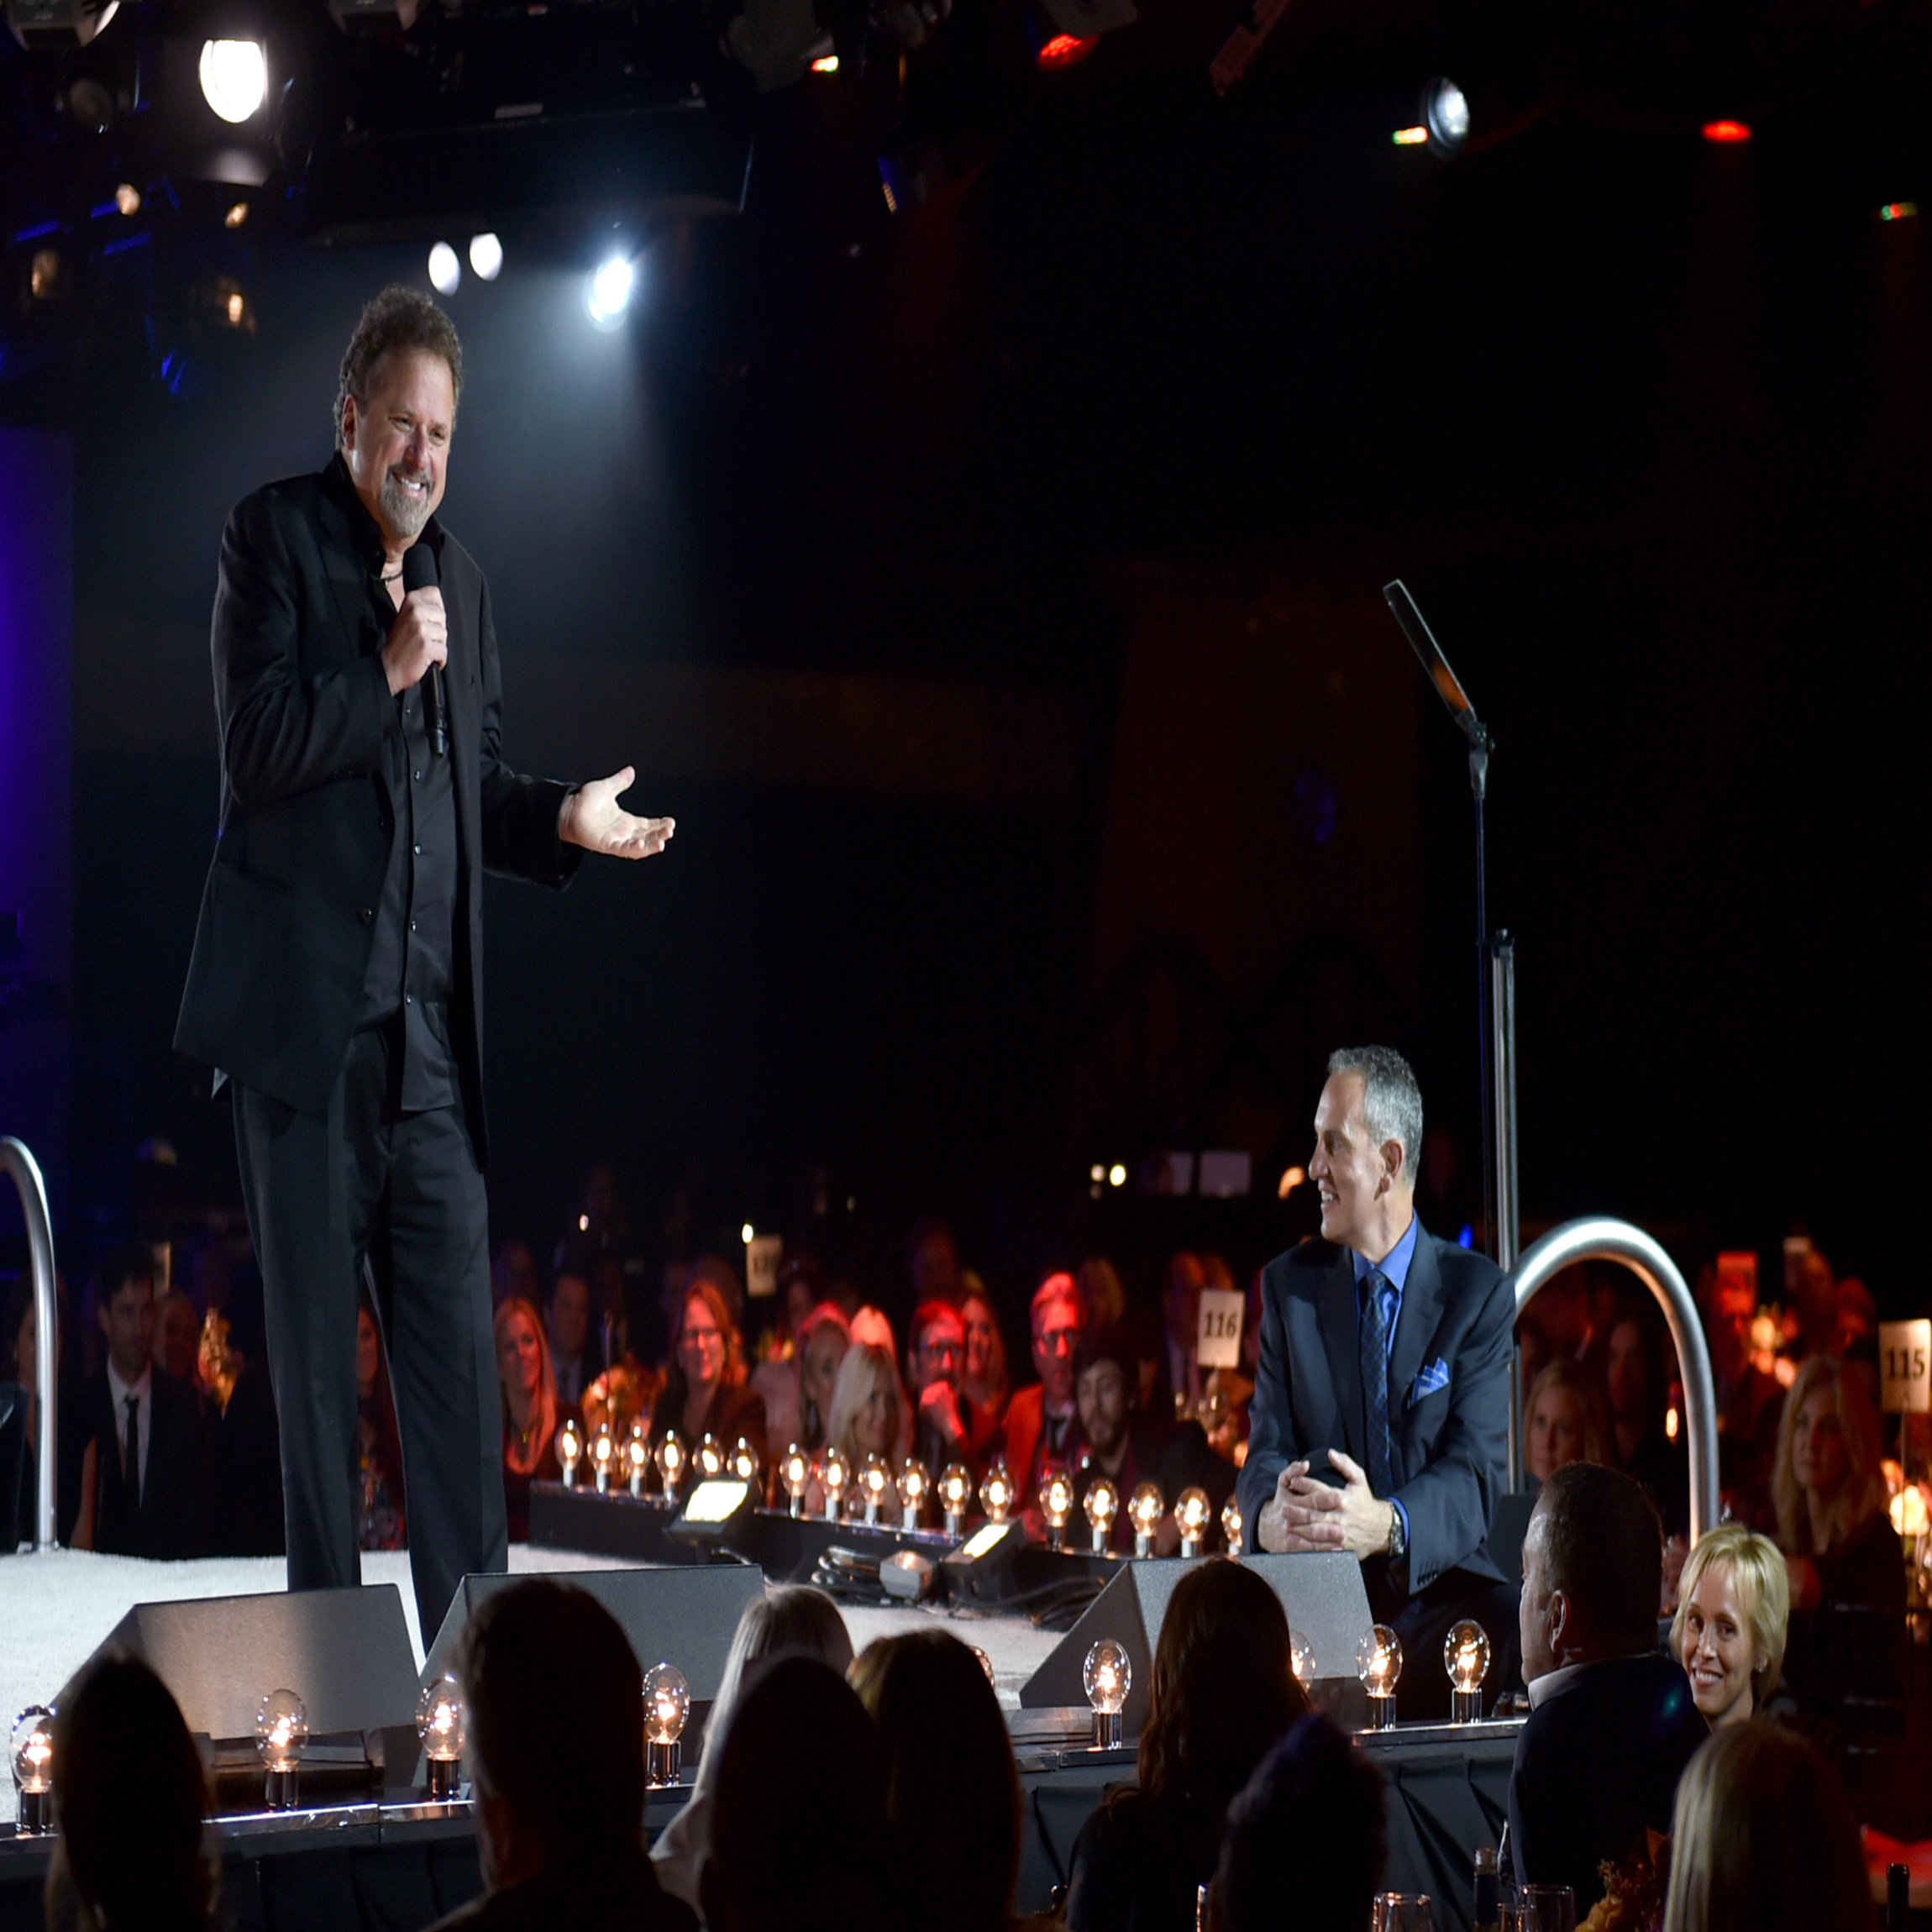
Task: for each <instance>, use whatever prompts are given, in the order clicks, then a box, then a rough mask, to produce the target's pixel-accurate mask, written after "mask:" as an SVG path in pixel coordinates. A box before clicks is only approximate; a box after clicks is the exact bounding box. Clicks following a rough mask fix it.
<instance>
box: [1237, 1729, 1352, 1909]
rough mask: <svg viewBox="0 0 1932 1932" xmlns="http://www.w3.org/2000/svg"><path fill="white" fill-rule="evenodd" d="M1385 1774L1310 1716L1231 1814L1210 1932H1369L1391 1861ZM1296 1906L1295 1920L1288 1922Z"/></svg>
mask: <svg viewBox="0 0 1932 1932" xmlns="http://www.w3.org/2000/svg"><path fill="white" fill-rule="evenodd" d="M1387 1814H1388V1800H1387V1798H1386V1796H1385V1794H1384V1793H1383V1786H1382V1773H1381V1772H1379V1771H1378V1770H1377V1769H1376V1767H1375V1765H1374V1762H1373V1760H1372V1759H1371V1758H1369V1757H1368V1755H1367V1754H1366V1753H1365V1752H1363V1751H1359V1750H1357V1748H1356V1746H1355V1744H1354V1742H1353V1740H1352V1739H1351V1738H1350V1737H1349V1736H1348V1735H1347V1733H1346V1732H1344V1731H1341V1730H1338V1729H1337V1728H1336V1725H1335V1724H1334V1723H1333V1721H1332V1720H1331V1719H1329V1718H1327V1717H1325V1716H1323V1715H1322V1714H1321V1713H1320V1712H1319V1711H1310V1713H1309V1714H1308V1715H1307V1716H1306V1717H1305V1718H1303V1719H1301V1720H1300V1721H1299V1723H1298V1724H1297V1725H1295V1727H1294V1730H1291V1731H1290V1732H1289V1734H1288V1735H1287V1736H1286V1737H1284V1739H1283V1740H1281V1742H1280V1743H1279V1744H1278V1745H1277V1746H1275V1747H1274V1749H1273V1751H1270V1752H1269V1753H1268V1756H1266V1757H1264V1758H1263V1760H1262V1761H1261V1768H1260V1769H1259V1770H1258V1771H1257V1772H1255V1774H1254V1776H1253V1777H1251V1778H1250V1779H1249V1780H1248V1781H1247V1783H1246V1784H1245V1785H1244V1786H1243V1787H1242V1790H1241V1793H1240V1794H1239V1795H1238V1796H1237V1797H1236V1799H1235V1801H1234V1803H1232V1804H1231V1805H1230V1806H1229V1807H1228V1814H1227V1827H1226V1831H1225V1833H1224V1834H1223V1836H1222V1840H1221V1863H1220V1864H1219V1866H1216V1868H1215V1875H1214V1882H1213V1883H1212V1884H1211V1885H1210V1887H1208V1905H1207V1925H1208V1932H1281V1928H1282V1926H1283V1925H1284V1923H1286V1924H1292V1926H1293V1928H1294V1932H1368V1924H1369V1914H1370V1913H1371V1912H1372V1911H1373V1908H1374V1904H1375V1894H1376V1893H1377V1892H1378V1890H1379V1889H1380V1887H1381V1884H1382V1872H1383V1865H1384V1863H1385V1861H1386V1860H1387V1857H1388V1815H1387ZM1289 1899H1293V1900H1294V1915H1293V1918H1292V1919H1285V1917H1284V1905H1285V1903H1286V1902H1287V1901H1288V1900H1289Z"/></svg>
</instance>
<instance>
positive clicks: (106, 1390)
mask: <svg viewBox="0 0 1932 1932" xmlns="http://www.w3.org/2000/svg"><path fill="white" fill-rule="evenodd" d="M149 1389H150V1394H151V1399H152V1407H151V1409H150V1421H149V1431H150V1434H149V1437H148V1464H147V1471H146V1473H145V1474H144V1476H143V1478H142V1479H141V1506H140V1509H139V1513H138V1515H136V1516H135V1517H134V1520H129V1513H128V1511H127V1510H126V1509H124V1508H123V1505H122V1500H121V1488H120V1467H121V1435H120V1431H121V1424H122V1418H120V1417H119V1416H118V1415H115V1413H114V1400H113V1389H112V1387H111V1385H110V1384H109V1383H108V1372H107V1370H106V1369H104V1368H103V1369H100V1370H97V1372H96V1373H94V1374H92V1375H90V1376H89V1377H88V1378H87V1381H86V1383H83V1384H82V1387H81V1416H82V1420H83V1424H84V1426H85V1428H86V1431H87V1439H88V1440H89V1441H92V1443H93V1445H94V1547H95V1549H96V1550H97V1551H100V1552H101V1553H102V1554H103V1555H106V1556H114V1557H168V1558H176V1557H199V1556H202V1555H203V1554H205V1553H206V1548H207V1489H208V1458H207V1433H206V1431H204V1429H203V1428H202V1409H201V1404H200V1403H199V1402H198V1401H197V1400H196V1399H195V1392H194V1390H193V1389H191V1388H189V1387H188V1385H187V1384H186V1383H185V1382H177V1381H176V1379H175V1378H174V1377H173V1376H171V1375H170V1374H168V1373H165V1371H164V1370H161V1369H159V1368H157V1369H155V1371H154V1373H153V1377H152V1379H151V1380H150V1383H149Z"/></svg>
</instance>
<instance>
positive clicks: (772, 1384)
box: [751, 1259, 824, 1449]
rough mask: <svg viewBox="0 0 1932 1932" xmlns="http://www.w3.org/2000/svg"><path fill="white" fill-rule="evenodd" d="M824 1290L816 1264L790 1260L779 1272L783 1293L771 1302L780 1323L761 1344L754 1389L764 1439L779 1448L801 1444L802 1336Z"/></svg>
mask: <svg viewBox="0 0 1932 1932" xmlns="http://www.w3.org/2000/svg"><path fill="white" fill-rule="evenodd" d="M823 1287H824V1278H823V1277H822V1275H821V1274H820V1273H819V1269H818V1264H817V1263H816V1262H813V1261H807V1260H804V1259H798V1260H793V1261H788V1262H787V1263H785V1265H784V1267H783V1268H780V1270H779V1271H778V1293H777V1294H776V1295H775V1297H774V1299H773V1303H772V1307H773V1310H774V1313H775V1314H776V1315H777V1321H776V1324H775V1326H774V1329H773V1330H772V1331H771V1332H770V1334H769V1335H768V1336H767V1337H766V1338H765V1340H764V1341H763V1342H762V1343H761V1344H760V1346H759V1361H758V1363H757V1365H756V1366H755V1367H754V1368H753V1370H752V1372H751V1386H752V1388H753V1390H754V1391H755V1392H756V1394H757V1395H758V1398H759V1400H760V1401H761V1402H763V1403H764V1433H765V1439H766V1441H769V1443H770V1444H771V1445H772V1446H773V1447H774V1449H777V1448H782V1447H783V1446H784V1445H785V1444H786V1443H787V1442H795V1441H797V1440H798V1421H799V1404H798V1360H797V1357H798V1350H799V1345H800V1337H801V1331H803V1329H804V1326H805V1323H806V1319H807V1318H808V1317H809V1316H810V1315H811V1311H812V1310H813V1309H815V1308H816V1307H817V1306H818V1304H819V1301H820V1299H822V1290H823Z"/></svg>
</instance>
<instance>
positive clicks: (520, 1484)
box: [496, 1295, 563, 1543]
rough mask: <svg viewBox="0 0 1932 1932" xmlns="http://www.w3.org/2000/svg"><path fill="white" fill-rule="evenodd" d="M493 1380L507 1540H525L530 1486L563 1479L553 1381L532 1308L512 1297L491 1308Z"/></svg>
mask: <svg viewBox="0 0 1932 1932" xmlns="http://www.w3.org/2000/svg"><path fill="white" fill-rule="evenodd" d="M496 1377H497V1385H498V1387H499V1388H500V1389H501V1390H502V1394H503V1501H504V1504H505V1508H506V1510H507V1514H508V1516H509V1519H510V1541H512V1543H527V1542H528V1541H530V1485H531V1484H532V1483H538V1482H542V1483H555V1482H559V1481H561V1480H562V1478H563V1467H562V1465H561V1464H560V1463H559V1462H558V1460H557V1417H558V1403H557V1382H556V1378H555V1376H554V1373H552V1370H551V1368H550V1345H549V1342H548V1341H546V1340H545V1339H544V1336H543V1320H542V1318H541V1317H540V1316H539V1315H538V1313H537V1311H536V1310H535V1309H534V1308H533V1307H532V1306H531V1305H530V1304H529V1303H528V1302H527V1301H525V1300H524V1299H523V1298H522V1296H521V1295H515V1296H512V1298H511V1299H509V1300H508V1301H507V1302H505V1303H504V1304H503V1305H502V1306H501V1308H499V1309H498V1310H496Z"/></svg>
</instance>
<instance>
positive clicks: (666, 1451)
mask: <svg viewBox="0 0 1932 1932" xmlns="http://www.w3.org/2000/svg"><path fill="white" fill-rule="evenodd" d="M685 1461H686V1457H685V1440H684V1437H683V1436H680V1435H679V1434H678V1432H677V1431H676V1430H675V1429H667V1430H665V1431H664V1440H663V1441H661V1442H660V1443H659V1445H658V1456H657V1462H658V1474H659V1476H660V1477H661V1478H663V1480H664V1500H665V1501H666V1502H667V1503H675V1502H676V1500H677V1499H678V1484H679V1483H680V1482H681V1481H682V1480H683V1479H684V1473H685Z"/></svg>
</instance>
